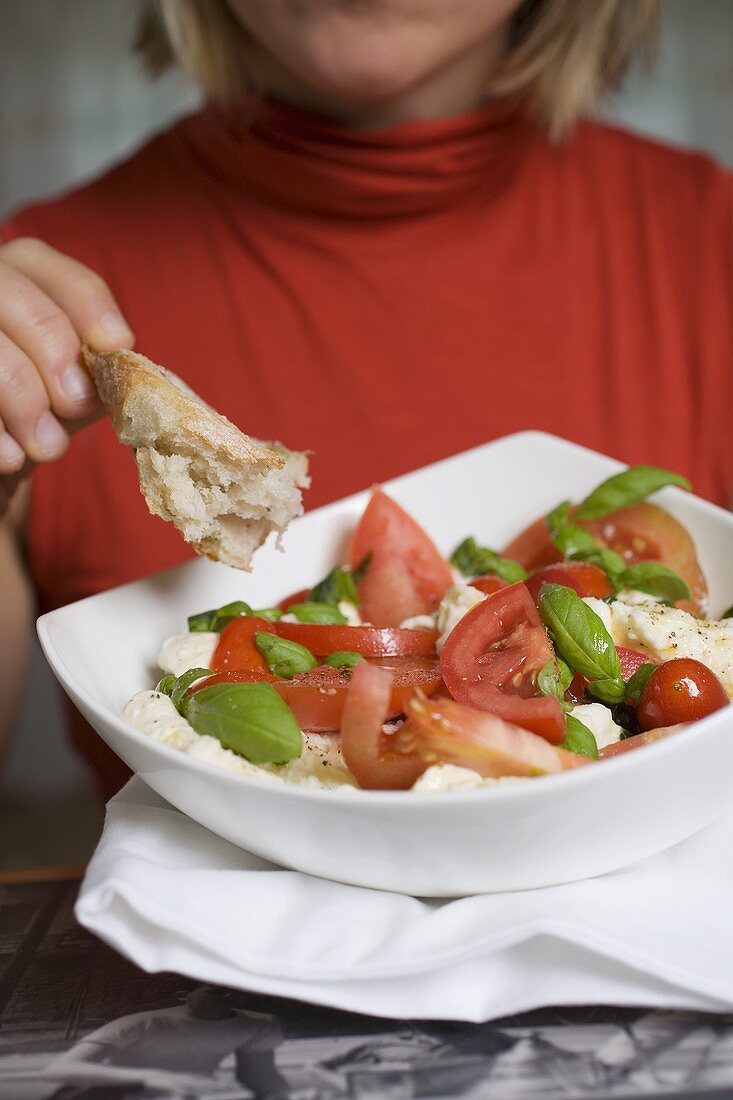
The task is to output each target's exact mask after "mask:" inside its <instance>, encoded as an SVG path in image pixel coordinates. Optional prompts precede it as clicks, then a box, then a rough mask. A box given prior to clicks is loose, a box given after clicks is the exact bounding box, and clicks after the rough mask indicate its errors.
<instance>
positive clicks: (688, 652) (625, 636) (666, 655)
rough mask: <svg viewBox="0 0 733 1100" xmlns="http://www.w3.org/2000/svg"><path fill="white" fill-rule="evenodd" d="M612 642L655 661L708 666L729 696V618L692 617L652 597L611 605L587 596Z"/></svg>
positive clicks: (732, 646)
mask: <svg viewBox="0 0 733 1100" xmlns="http://www.w3.org/2000/svg"><path fill="white" fill-rule="evenodd" d="M586 603H587V604H588V605H589V606H590V607H592V608H593V610H594V611H595V612H596V613H597V614H598V615H599V616H600V617H601V618H602V619H603V622H604V624H605V626H606V629H607V630H608V632H609V633H610V635H611V637H612V638H613V640H614V642H615V643H616V645H621V646H629V647H630V648H632V649H638V650H640V651H641V652H643V653H648V654H649V656H650V657H653V658H655V659H656V660H658V661H671V660H672V658H674V657H692V658H694V660H696V661H701V662H702V663H703V664H704V665H707V666H708V668H711V669H712V670H713V672H714V673H715V675H716V676H717V677H718V679H719V680H720V681H721V683H722V684H723V687H724V688H725V690H726V692H727V694H728V698H729V699H733V619H722V620H720V621H716V620H714V619H696V618H695V616H694V615H690V614H689V613H688V612H687V611H680V610H679V608H677V607H667V606H665V605H664V604H660V603H657V602H656V601H654V600H643V601H641V602H634V603H628V602H626V601H625V600H614V601H613V602H612V603H611V604H606V603H603V601H602V600H594V599H588V600H586Z"/></svg>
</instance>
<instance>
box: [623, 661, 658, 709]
mask: <svg viewBox="0 0 733 1100" xmlns="http://www.w3.org/2000/svg"><path fill="white" fill-rule="evenodd" d="M655 668H658V665H655V664H654V662H653V661H647V663H646V664H643V665H640V666H639V668H637V670H636V672H635V673H634V675H633V676H631V677H630V678H629V680H628V681H627V683H626V697H627V699H631V701H632V703H638V702H639V700H640V699H641V697H642V695H643V694H644V689H645V688H646V685H647V684H648V683H649V677H650V676H651V674H652V673H653V672H654V669H655Z"/></svg>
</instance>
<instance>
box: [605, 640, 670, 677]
mask: <svg viewBox="0 0 733 1100" xmlns="http://www.w3.org/2000/svg"><path fill="white" fill-rule="evenodd" d="M616 652H617V653H618V659H619V663H620V664H621V676H622V677H623V679H624V680H630V679H631V677H632V676H633V675H634V673H635V672H638V671H639V669H640V668H641V666H642V665H649V664H651V665H658V664H659V661H658V660H657V659H656V657H650V656H649V654H648V653H641V652H640V651H639V650H638V649H627V648H626V646H622V645H617V646H616Z"/></svg>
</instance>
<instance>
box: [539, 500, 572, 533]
mask: <svg viewBox="0 0 733 1100" xmlns="http://www.w3.org/2000/svg"><path fill="white" fill-rule="evenodd" d="M569 515H570V501H569V500H563V501H561V503H560V504H558V505H556V506H555V507H554V508H553V509H552V511H551V512H548V513H547V515H546V516H545V522H546V524H547V528H548V530H549V532H550V537H551V538H552V536H553V535H554V533H555V531H559V530H560V528H561V527H564V526H565V524H566V523H567V522H568V516H569Z"/></svg>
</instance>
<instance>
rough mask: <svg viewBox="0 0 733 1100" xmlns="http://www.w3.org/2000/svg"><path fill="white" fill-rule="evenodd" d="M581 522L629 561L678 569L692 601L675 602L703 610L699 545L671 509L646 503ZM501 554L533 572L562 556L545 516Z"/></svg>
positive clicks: (686, 608)
mask: <svg viewBox="0 0 733 1100" xmlns="http://www.w3.org/2000/svg"><path fill="white" fill-rule="evenodd" d="M571 518H572V511H571ZM579 526H580V527H585V528H586V530H588V531H591V532H592V533H593V534H594V535H595V537H596V539H597V540H598V542H599V544H600V545H601V546H607V547H608V548H609V549H610V550H615V551H616V553H617V554H620V555H621V557H622V558H624V560H625V561H627V562H628V563H629V564H630V565H631V564H633V563H634V562H639V561H658V562H661V563H662V565H666V566H667V568H668V569H672V570H673V571H674V572H675V573H679V575H680V576H681V577H683V578H684V580H686V581H687V583H688V585H689V586H690V591H691V592H692V600H682V601H680V603H678V604H677V606H678V607H681V608H682V609H683V610H684V611H690V612H692V614H694V615H699V614H700V613H701V611H702V609H703V608H704V606H705V601H706V598H707V591H708V589H707V583H706V581H705V576H704V574H703V572H702V569H701V568H700V563H699V561H698V560H697V553H696V551H695V544H694V542H693V541H692V538H691V537H690V534H689V532H688V531H687V530H686V529H685V528H684V527H683V526H682V524H681V523H680V522H679V520H676V519H675V518H674V516H671V515H670V514H669V512H665V511H664V509H663V508H660V507H659V506H658V505H656V504H650V503H649V502H648V501H642V503H641V504H634V505H633V506H632V507H631V508H622V509H620V510H619V511H618V512H612V513H611V514H610V515H608V516H604V517H603V518H602V519H596V520H592V521H591V522H580V523H579ZM503 553H504V555H505V557H507V558H514V560H515V561H518V562H519V563H520V565H523V566H524V568H525V569H528V570H530V571H531V570H534V569H540V568H542V567H543V566H546V565H550V564H552V563H553V562H556V561H560V560H561V557H560V554H559V552H558V551H557V550H556V549H555V547H554V546H553V544H552V541H551V540H550V534H549V532H548V530H547V524H546V522H545V519H544V517H542V518H541V519H537V520H535V522H534V523H531V524H530V525H529V527H526V528H525V529H524V531H522V532H521V533H520V534H519V535H517V537H516V538H515V539H513V540H512V542H510V543H509V545H508V546H507V547H506V548H505V549H504V551H503Z"/></svg>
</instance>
